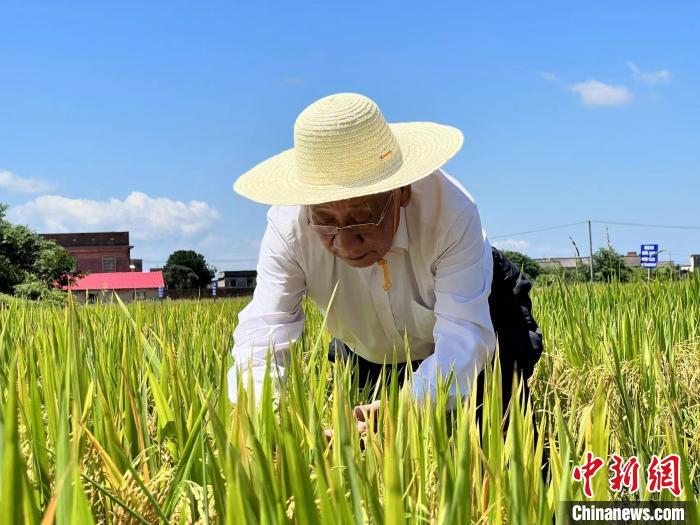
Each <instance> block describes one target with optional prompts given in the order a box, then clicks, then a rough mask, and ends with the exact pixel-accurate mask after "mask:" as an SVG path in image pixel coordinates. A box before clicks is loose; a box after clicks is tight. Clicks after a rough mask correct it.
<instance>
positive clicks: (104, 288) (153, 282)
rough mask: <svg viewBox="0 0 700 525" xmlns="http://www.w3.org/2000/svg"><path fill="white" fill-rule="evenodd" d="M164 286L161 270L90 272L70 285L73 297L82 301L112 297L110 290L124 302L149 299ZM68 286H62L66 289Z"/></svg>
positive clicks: (154, 297)
mask: <svg viewBox="0 0 700 525" xmlns="http://www.w3.org/2000/svg"><path fill="white" fill-rule="evenodd" d="M161 286H163V287H164V286H165V281H164V280H163V272H109V273H91V274H89V275H86V276H85V277H82V278H81V279H78V280H77V281H76V282H75V283H73V285H71V287H70V291H71V292H73V294H74V295H75V298H76V299H77V300H78V301H79V302H81V303H83V302H86V301H87V302H90V303H92V302H94V301H95V299H97V297H99V296H102V299H103V300H106V301H109V300H111V299H112V295H113V294H112V292H114V293H116V294H117V295H118V296H119V298H120V299H121V300H122V301H124V302H125V303H126V302H129V301H134V300H151V299H156V298H157V297H158V288H160V287H161ZM67 289H68V287H64V290H67Z"/></svg>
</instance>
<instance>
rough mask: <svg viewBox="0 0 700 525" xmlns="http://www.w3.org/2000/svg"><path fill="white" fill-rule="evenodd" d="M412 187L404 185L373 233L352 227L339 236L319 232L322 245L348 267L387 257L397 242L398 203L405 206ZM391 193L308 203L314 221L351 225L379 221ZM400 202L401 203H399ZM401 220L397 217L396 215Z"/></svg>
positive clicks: (318, 235)
mask: <svg viewBox="0 0 700 525" xmlns="http://www.w3.org/2000/svg"><path fill="white" fill-rule="evenodd" d="M410 195H411V187H410V186H404V187H403V188H401V193H400V196H399V195H398V193H397V195H395V196H394V197H393V198H392V199H391V202H390V203H389V206H388V208H386V213H385V215H384V220H383V221H382V223H381V224H380V225H379V228H378V229H376V231H374V232H372V233H371V234H359V233H358V232H355V231H353V230H352V229H350V230H340V231H338V233H337V234H336V235H322V234H318V233H317V234H316V235H317V237H318V238H319V239H320V240H321V242H322V243H323V246H324V247H325V248H326V249H327V250H328V251H329V252H331V253H332V254H333V255H335V256H336V257H339V258H340V259H342V260H343V261H344V262H345V263H346V264H348V265H349V266H353V267H355V268H366V267H368V266H371V265H373V264H375V263H376V262H377V261H378V260H379V259H381V258H382V257H384V256H385V255H386V253H387V252H388V251H389V249H390V248H391V245H392V244H393V241H394V232H393V229H392V216H393V213H394V210H396V209H398V208H397V207H398V206H399V205H401V206H406V204H408V201H409V199H410ZM390 196H391V192H390V191H388V192H385V193H380V194H377V195H370V196H367V197H355V198H353V199H345V200H340V201H333V202H326V203H323V204H315V205H312V206H309V218H310V220H311V223H312V224H323V225H327V226H338V227H341V228H342V227H343V226H350V225H351V224H363V223H369V222H371V223H376V222H378V221H379V218H380V216H381V214H382V210H384V208H385V206H386V204H387V201H388V200H389V197H390ZM397 201H398V203H397ZM397 220H398V218H397Z"/></svg>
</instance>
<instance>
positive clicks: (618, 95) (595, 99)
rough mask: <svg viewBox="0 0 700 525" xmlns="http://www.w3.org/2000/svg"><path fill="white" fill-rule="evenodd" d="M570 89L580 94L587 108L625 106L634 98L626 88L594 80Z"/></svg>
mask: <svg viewBox="0 0 700 525" xmlns="http://www.w3.org/2000/svg"><path fill="white" fill-rule="evenodd" d="M568 89H569V91H573V92H574V93H578V94H579V95H580V96H581V102H582V103H583V104H585V105H586V106H624V105H625V104H629V103H630V102H631V101H632V98H633V95H632V93H631V92H630V90H629V89H627V87H626V86H613V85H611V84H605V83H604V82H600V81H599V80H593V79H591V80H587V81H586V82H579V83H578V84H572V85H570V86H568Z"/></svg>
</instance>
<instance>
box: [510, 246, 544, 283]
mask: <svg viewBox="0 0 700 525" xmlns="http://www.w3.org/2000/svg"><path fill="white" fill-rule="evenodd" d="M503 255H505V256H506V257H508V259H510V262H512V263H513V264H514V265H515V266H516V267H517V268H518V269H519V270H520V271H521V272H522V273H524V274H525V276H526V277H528V278H529V279H530V280H534V279H537V276H538V275H540V274H541V273H542V267H541V266H540V265H539V263H538V262H537V261H535V260H534V259H533V258H531V257H528V256H527V255H525V254H524V253H520V252H516V251H511V250H503Z"/></svg>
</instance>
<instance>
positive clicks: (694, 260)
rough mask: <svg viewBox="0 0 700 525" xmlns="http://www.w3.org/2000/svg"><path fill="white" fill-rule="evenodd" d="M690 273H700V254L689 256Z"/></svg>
mask: <svg viewBox="0 0 700 525" xmlns="http://www.w3.org/2000/svg"><path fill="white" fill-rule="evenodd" d="M690 271H691V272H700V254H693V255H691V256H690Z"/></svg>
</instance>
